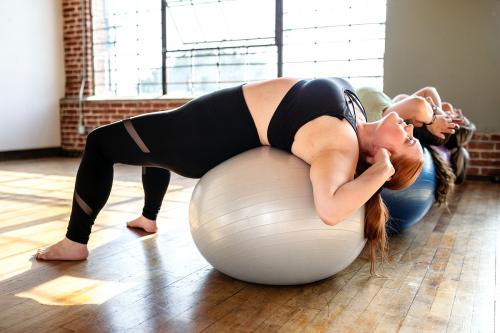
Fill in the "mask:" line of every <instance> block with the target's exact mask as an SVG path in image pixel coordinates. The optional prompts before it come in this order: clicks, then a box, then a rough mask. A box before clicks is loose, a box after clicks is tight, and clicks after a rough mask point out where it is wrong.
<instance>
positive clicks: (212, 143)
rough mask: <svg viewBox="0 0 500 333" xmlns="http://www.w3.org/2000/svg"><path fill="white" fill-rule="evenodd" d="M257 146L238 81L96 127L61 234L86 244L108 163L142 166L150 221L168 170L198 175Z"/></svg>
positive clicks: (104, 193) (106, 189)
mask: <svg viewBox="0 0 500 333" xmlns="http://www.w3.org/2000/svg"><path fill="white" fill-rule="evenodd" d="M258 146H261V143H260V140H259V136H258V133H257V129H256V127H255V124H254V122H253V119H252V116H251V114H250V112H249V110H248V107H247V105H246V103H245V100H244V98H243V92H242V86H241V85H240V86H236V87H232V88H226V89H222V90H219V91H216V92H213V93H210V94H206V95H203V96H201V97H198V98H195V99H193V100H192V101H190V102H188V103H186V104H185V105H183V106H181V107H179V108H177V109H174V110H170V111H159V112H153V113H148V114H143V115H139V116H135V117H131V118H127V119H124V120H120V121H117V122H114V123H111V124H109V125H104V126H101V127H98V128H96V129H94V130H93V131H91V132H90V133H89V135H88V136H87V141H86V144H85V151H84V153H83V156H82V160H81V162H80V166H79V168H78V172H77V175H76V183H75V189H74V195H73V205H72V211H71V217H70V220H69V225H68V230H67V233H66V237H67V238H69V239H71V240H73V241H75V242H79V243H82V244H86V243H87V242H88V240H89V235H90V232H91V229H92V225H93V223H94V221H95V219H96V217H97V214H98V213H99V211H100V210H101V209H102V207H103V206H104V205H105V203H106V201H107V200H108V197H109V194H110V192H111V186H112V183H113V165H114V164H115V163H123V164H130V165H140V166H142V184H143V188H144V194H145V196H144V207H143V210H142V215H143V216H145V217H147V218H149V219H152V220H156V216H157V214H158V211H159V210H160V207H161V203H162V201H163V197H164V196H165V192H166V191H167V188H168V184H169V182H170V172H171V171H173V172H175V173H177V174H179V175H181V176H184V177H189V178H200V177H201V176H203V175H204V174H205V173H206V172H207V171H208V170H210V169H211V168H213V167H214V166H216V165H217V164H219V163H221V162H223V161H225V160H227V159H229V158H231V157H233V156H235V155H237V154H240V153H242V152H244V151H246V150H248V149H251V148H255V147H258Z"/></svg>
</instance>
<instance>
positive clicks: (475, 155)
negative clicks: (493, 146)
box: [469, 151, 481, 159]
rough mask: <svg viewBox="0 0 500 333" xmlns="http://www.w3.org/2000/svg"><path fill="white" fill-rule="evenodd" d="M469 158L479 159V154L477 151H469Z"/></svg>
mask: <svg viewBox="0 0 500 333" xmlns="http://www.w3.org/2000/svg"><path fill="white" fill-rule="evenodd" d="M469 156H470V158H471V159H475V158H479V157H481V153H480V152H478V151H470V152H469Z"/></svg>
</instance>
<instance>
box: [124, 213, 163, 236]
mask: <svg viewBox="0 0 500 333" xmlns="http://www.w3.org/2000/svg"><path fill="white" fill-rule="evenodd" d="M127 227H129V228H139V229H142V230H144V231H146V232H157V231H158V227H157V226H156V221H153V220H150V219H148V218H146V217H144V216H142V215H141V216H139V217H138V218H136V219H135V220H133V221H130V222H127Z"/></svg>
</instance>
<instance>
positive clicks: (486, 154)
mask: <svg viewBox="0 0 500 333" xmlns="http://www.w3.org/2000/svg"><path fill="white" fill-rule="evenodd" d="M471 158H472V156H471ZM481 158H491V159H495V160H500V152H497V151H483V152H481Z"/></svg>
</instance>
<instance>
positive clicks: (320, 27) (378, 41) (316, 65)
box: [283, 0, 386, 89]
mask: <svg viewBox="0 0 500 333" xmlns="http://www.w3.org/2000/svg"><path fill="white" fill-rule="evenodd" d="M283 12H284V13H283V75H285V76H303V77H332V76H339V77H344V78H347V79H349V80H350V81H351V82H352V83H353V84H354V83H355V82H356V84H360V83H367V84H368V83H369V84H370V85H372V86H375V87H376V88H379V89H382V85H383V68H384V63H383V58H384V50H385V20H386V0H343V1H341V0H309V1H293V0H284V3H283Z"/></svg>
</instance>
